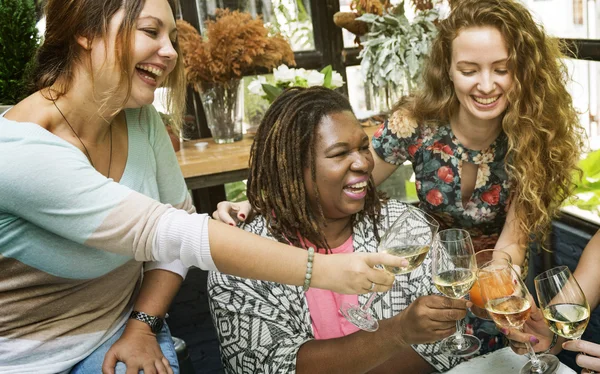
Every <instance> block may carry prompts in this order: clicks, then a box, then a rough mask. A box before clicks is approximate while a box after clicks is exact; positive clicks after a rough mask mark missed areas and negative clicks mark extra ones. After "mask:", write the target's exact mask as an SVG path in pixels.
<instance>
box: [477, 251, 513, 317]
mask: <svg viewBox="0 0 600 374" xmlns="http://www.w3.org/2000/svg"><path fill="white" fill-rule="evenodd" d="M494 259H504V260H506V262H507V263H508V264H510V265H512V258H511V257H510V255H509V254H508V253H506V252H504V251H501V250H499V249H483V250H481V251H479V252H476V253H475V261H476V262H477V268H478V269H479V268H481V267H483V266H484V265H485V264H487V263H488V262H489V261H492V260H494ZM469 300H471V302H472V303H473V306H472V307H471V312H472V313H473V314H474V315H475V316H477V317H478V318H481V319H485V320H490V316H489V315H488V313H487V311H486V310H485V305H484V304H483V298H482V297H481V289H480V287H479V280H475V283H474V284H473V287H472V288H471V291H470V292H469Z"/></svg>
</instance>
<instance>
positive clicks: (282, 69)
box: [273, 65, 296, 83]
mask: <svg viewBox="0 0 600 374" xmlns="http://www.w3.org/2000/svg"><path fill="white" fill-rule="evenodd" d="M273 77H274V78H275V83H287V82H293V81H294V79H295V78H296V77H295V72H294V69H290V68H288V67H287V65H279V67H276V68H275V69H274V70H273Z"/></svg>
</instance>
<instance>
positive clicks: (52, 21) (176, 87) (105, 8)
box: [30, 0, 186, 130]
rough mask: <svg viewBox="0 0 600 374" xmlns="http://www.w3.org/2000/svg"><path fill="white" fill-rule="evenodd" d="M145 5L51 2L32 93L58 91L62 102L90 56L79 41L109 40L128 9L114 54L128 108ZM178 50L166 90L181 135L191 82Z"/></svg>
mask: <svg viewBox="0 0 600 374" xmlns="http://www.w3.org/2000/svg"><path fill="white" fill-rule="evenodd" d="M168 2H169V5H170V6H171V10H172V11H173V14H175V3H174V2H173V0H168ZM144 4H145V1H144V0H49V1H48V3H47V4H46V7H45V14H46V31H45V34H44V42H43V44H42V45H41V46H40V47H39V48H38V51H37V54H36V61H35V62H36V63H35V67H34V68H33V71H32V72H31V74H30V80H31V83H30V91H31V93H33V92H34V91H38V90H43V89H46V88H49V87H52V86H54V87H53V95H52V98H54V99H56V98H57V97H60V96H61V95H63V94H65V93H66V92H67V91H69V89H70V88H71V84H72V82H73V74H74V71H75V66H76V64H79V63H81V55H82V54H83V53H87V51H86V50H84V49H83V48H82V47H81V46H80V45H79V43H78V42H77V37H78V36H85V37H86V38H87V39H88V40H89V42H90V43H91V42H92V40H93V39H95V38H103V39H106V37H107V33H108V26H109V23H110V20H111V19H112V17H114V15H115V14H116V13H117V12H118V11H119V10H121V9H122V10H124V12H125V15H124V18H123V21H122V22H121V25H120V26H119V29H118V32H117V41H116V44H115V51H114V52H115V53H116V56H117V61H118V63H119V67H120V70H121V78H120V81H119V84H117V85H116V86H115V88H114V90H115V91H117V90H119V89H120V87H122V86H125V87H127V94H126V96H125V98H124V99H123V102H122V103H121V107H124V106H125V103H126V102H127V100H129V97H130V95H131V84H132V83H131V76H130V71H131V66H132V63H133V62H132V53H133V51H132V43H133V40H134V39H133V37H134V32H135V30H134V28H135V25H136V21H137V18H138V17H139V15H140V13H141V11H142V9H143V8H144ZM173 47H174V48H175V50H176V51H177V53H178V54H179V57H178V58H177V63H176V64H175V68H174V69H173V71H172V72H171V73H170V74H169V75H168V76H167V78H166V79H165V81H164V83H163V87H167V88H170V89H169V90H168V92H169V93H168V95H167V103H166V104H167V108H169V114H171V115H172V120H173V125H174V127H175V130H177V129H179V128H180V126H181V122H182V120H183V110H184V107H185V84H186V83H185V75H184V70H183V63H182V58H181V53H180V51H179V47H178V46H177V44H175V45H173ZM90 70H91V69H90ZM113 95H114V92H106V93H105V95H104V97H103V98H102V99H103V100H104V101H103V103H104V104H105V103H106V101H108V100H109V99H110V98H111V96H113ZM48 99H50V98H49V97H48ZM120 110H121V109H118V110H117V112H118V111H120Z"/></svg>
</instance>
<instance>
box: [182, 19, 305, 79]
mask: <svg viewBox="0 0 600 374" xmlns="http://www.w3.org/2000/svg"><path fill="white" fill-rule="evenodd" d="M216 16H217V17H216V20H215V21H207V22H206V34H205V37H204V38H203V37H202V36H201V35H200V34H199V33H198V31H196V29H195V28H194V27H193V26H192V25H190V24H189V23H187V22H185V21H182V20H178V21H177V30H178V39H179V44H180V46H181V51H182V54H183V62H184V66H185V72H186V77H187V81H188V83H189V84H191V85H193V86H194V87H196V89H199V90H202V86H203V85H204V84H205V83H208V84H209V85H213V84H227V82H229V81H230V80H232V79H238V78H241V77H242V76H243V75H247V74H249V73H252V72H254V71H255V70H256V69H257V68H266V69H269V70H270V69H273V68H274V67H276V66H278V65H279V64H281V63H286V64H287V65H295V61H294V53H293V52H292V49H291V47H290V45H289V43H288V42H287V41H286V40H285V39H284V38H283V37H282V36H280V35H275V36H269V31H268V30H267V28H265V25H264V24H263V21H262V20H261V19H252V16H251V15H250V14H248V13H243V12H239V11H230V10H228V9H219V10H217V12H216Z"/></svg>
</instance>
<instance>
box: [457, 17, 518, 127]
mask: <svg viewBox="0 0 600 374" xmlns="http://www.w3.org/2000/svg"><path fill="white" fill-rule="evenodd" d="M507 62H508V50H507V48H506V43H505V41H504V38H503V37H502V34H500V31H498V30H497V29H496V28H494V27H490V26H486V27H471V28H467V29H465V30H462V31H461V32H460V33H459V34H458V36H457V37H456V38H455V39H454V41H453V42H452V60H451V64H450V71H449V74H450V79H451V80H452V82H453V83H454V91H455V93H456V97H457V98H458V101H459V103H460V108H459V117H460V118H463V119H467V120H473V121H477V120H479V121H481V120H500V119H501V116H502V114H503V113H504V111H505V110H506V108H507V107H508V100H507V97H506V94H507V92H508V90H509V89H510V87H511V85H512V83H513V78H512V73H511V72H510V71H509V70H508V66H507Z"/></svg>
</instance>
